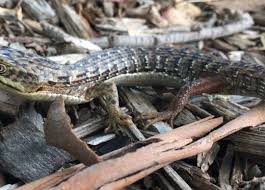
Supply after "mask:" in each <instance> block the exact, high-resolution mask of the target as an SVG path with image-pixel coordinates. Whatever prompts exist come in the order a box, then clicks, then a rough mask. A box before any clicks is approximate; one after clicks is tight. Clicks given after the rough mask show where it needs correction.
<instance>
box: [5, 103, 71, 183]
mask: <svg viewBox="0 0 265 190" xmlns="http://www.w3.org/2000/svg"><path fill="white" fill-rule="evenodd" d="M0 135H1V141H0V152H1V154H0V165H1V166H2V167H4V168H3V169H4V170H5V171H6V172H8V173H10V174H12V175H13V176H15V177H17V178H19V179H21V180H22V181H25V182H29V181H33V180H36V179H39V178H41V177H44V176H47V175H49V174H51V173H52V172H54V171H56V170H58V169H59V168H61V167H62V166H63V165H64V164H65V163H67V162H69V161H70V160H71V157H70V155H69V154H68V153H66V152H65V151H62V150H59V149H57V148H54V147H51V146H47V144H46V142H45V139H44V134H43V119H42V117H41V116H40V115H39V114H37V113H36V111H35V110H34V109H33V108H32V107H31V108H30V109H29V110H25V112H24V113H23V114H22V116H21V117H20V118H19V119H18V120H17V121H15V122H14V123H12V124H10V125H8V126H6V127H4V128H2V129H1V132H0Z"/></svg>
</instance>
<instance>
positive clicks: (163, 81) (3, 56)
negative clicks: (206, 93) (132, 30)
mask: <svg viewBox="0 0 265 190" xmlns="http://www.w3.org/2000/svg"><path fill="white" fill-rule="evenodd" d="M264 73H265V67H264V66H263V65H258V64H248V63H245V62H235V63H232V62H230V61H229V60H227V59H224V58H222V57H220V56H217V55H214V54H212V53H204V52H201V51H199V50H194V49H186V48H182V49H176V48H174V47H167V46H157V47H152V48H112V49H106V50H103V51H100V52H95V53H92V54H91V55H89V56H88V57H86V58H84V59H82V60H80V61H77V62H76V63H74V64H69V65H61V64H57V63H56V62H53V61H51V60H48V59H46V58H44V57H41V56H38V55H36V54H30V53H24V52H22V51H18V50H15V49H11V48H8V47H0V88H1V89H3V90H6V91H9V92H11V93H14V94H17V95H21V96H24V97H25V98H27V99H30V100H36V101H52V100H54V99H55V98H56V97H59V96H60V97H63V99H64V100H65V102H66V103H69V104H79V103H84V102H88V101H91V100H92V99H94V98H97V97H102V96H103V97H104V98H105V101H106V102H107V105H108V107H110V108H109V109H108V111H109V113H110V114H111V115H112V116H114V115H115V114H116V115H119V118H123V117H124V118H127V119H128V117H127V116H126V115H123V114H121V113H120V111H119V109H118V94H117V90H116V85H162V86H173V87H180V86H182V85H183V84H185V83H187V82H190V81H195V80H197V79H200V78H203V77H205V76H220V77H221V80H223V81H224V83H225V84H226V86H225V88H221V89H219V90H220V91H226V93H230V94H240V95H249V96H257V97H261V98H263V97H264V94H265V74H264ZM121 120H122V119H121ZM121 120H119V121H117V122H118V123H122V122H121Z"/></svg>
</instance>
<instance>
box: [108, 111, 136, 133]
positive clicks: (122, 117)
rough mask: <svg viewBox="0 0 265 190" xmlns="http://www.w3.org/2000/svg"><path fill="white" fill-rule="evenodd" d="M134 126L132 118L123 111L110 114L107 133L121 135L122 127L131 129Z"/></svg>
mask: <svg viewBox="0 0 265 190" xmlns="http://www.w3.org/2000/svg"><path fill="white" fill-rule="evenodd" d="M131 125H133V121H132V117H131V116H129V115H127V114H125V113H123V112H122V111H115V112H111V114H109V118H108V127H107V128H106V129H105V132H110V131H114V132H115V133H119V132H120V131H121V129H120V128H119V126H120V127H123V126H125V127H129V126H131Z"/></svg>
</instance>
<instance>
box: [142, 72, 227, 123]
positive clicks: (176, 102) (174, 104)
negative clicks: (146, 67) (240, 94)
mask: <svg viewBox="0 0 265 190" xmlns="http://www.w3.org/2000/svg"><path fill="white" fill-rule="evenodd" d="M226 85H227V84H226V81H225V80H224V79H223V78H220V77H207V78H201V79H197V80H195V81H191V82H188V83H187V84H186V85H184V86H183V87H182V88H180V90H179V92H178V94H177V96H175V97H174V98H173V100H172V101H171V103H170V105H169V107H168V109H167V110H165V111H162V112H149V113H143V114H141V116H140V119H144V120H146V119H150V121H149V122H148V124H147V126H146V127H149V126H150V125H152V124H154V123H156V122H158V121H164V120H167V121H169V123H170V125H171V127H173V125H174V124H173V123H174V119H175V117H176V116H177V115H178V114H179V113H180V112H181V111H182V109H183V108H184V107H185V105H186V104H187V103H188V101H189V97H190V96H194V95H199V94H202V93H203V92H208V93H213V92H218V91H220V90H223V89H224V88H225V87H226Z"/></svg>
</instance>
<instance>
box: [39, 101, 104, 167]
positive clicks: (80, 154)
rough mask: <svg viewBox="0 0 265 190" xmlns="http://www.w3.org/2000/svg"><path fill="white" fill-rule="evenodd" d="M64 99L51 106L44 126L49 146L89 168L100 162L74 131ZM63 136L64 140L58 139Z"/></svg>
mask: <svg viewBox="0 0 265 190" xmlns="http://www.w3.org/2000/svg"><path fill="white" fill-rule="evenodd" d="M64 106H65V105H64V101H63V99H62V98H59V99H56V100H55V101H54V102H53V103H52V104H51V106H50V108H49V111H48V116H47V120H46V122H45V125H44V132H45V139H46V141H47V143H48V144H50V145H52V146H55V147H57V148H61V149H63V150H65V151H67V152H69V153H70V154H71V155H73V156H74V157H75V158H76V159H77V160H79V161H80V162H82V163H84V164H85V165H87V166H90V165H92V164H95V163H97V162H99V161H100V158H99V157H98V156H97V155H96V154H95V152H94V151H93V150H92V149H90V148H89V147H88V146H87V144H86V143H85V142H83V141H81V140H80V139H79V138H78V137H76V135H75V134H74V133H73V131H72V127H73V125H72V124H71V119H70V117H69V116H68V115H67V114H66V112H65V108H64ZM62 134H63V138H58V137H59V136H60V135H62Z"/></svg>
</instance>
